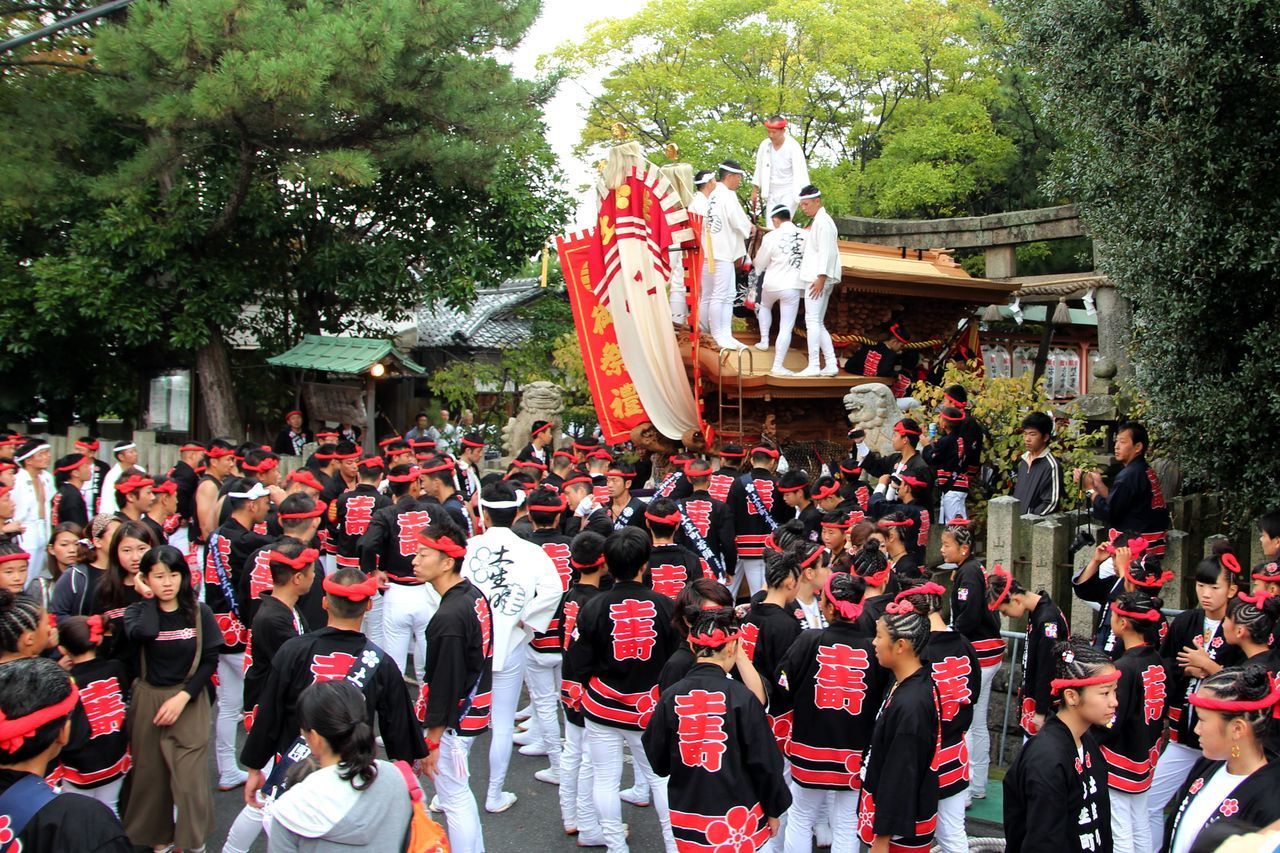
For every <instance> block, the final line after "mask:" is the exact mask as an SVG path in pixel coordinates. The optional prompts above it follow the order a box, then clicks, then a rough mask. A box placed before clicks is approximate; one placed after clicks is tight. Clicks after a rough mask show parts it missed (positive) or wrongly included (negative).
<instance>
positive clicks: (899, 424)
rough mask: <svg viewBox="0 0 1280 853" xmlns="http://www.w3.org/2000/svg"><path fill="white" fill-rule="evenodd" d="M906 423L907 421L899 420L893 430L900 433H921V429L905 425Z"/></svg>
mask: <svg viewBox="0 0 1280 853" xmlns="http://www.w3.org/2000/svg"><path fill="white" fill-rule="evenodd" d="M904 423H906V421H898V422H897V423H896V424H894V425H893V431H894V432H896V433H897V434H898V435H919V434H920V430H918V429H910V428H908V427H905V426H903V424H904Z"/></svg>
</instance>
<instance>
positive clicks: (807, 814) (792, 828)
mask: <svg viewBox="0 0 1280 853" xmlns="http://www.w3.org/2000/svg"><path fill="white" fill-rule="evenodd" d="M828 797H832V798H833V800H834V805H833V806H832V807H831V853H854V851H855V850H857V849H858V792H857V791H827V790H823V789H820V788H806V787H804V786H803V785H797V784H795V783H794V782H792V783H791V808H790V810H788V812H787V832H786V836H785V841H784V844H783V850H784V851H785V852H786V853H809V851H811V850H812V849H813V826H814V824H816V823H818V821H819V818H820V817H821V815H822V813H823V811H824V810H825V808H826V803H827V798H828Z"/></svg>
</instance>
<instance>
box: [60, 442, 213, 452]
mask: <svg viewBox="0 0 1280 853" xmlns="http://www.w3.org/2000/svg"><path fill="white" fill-rule="evenodd" d="M101 446H102V444H101V443H100V442H97V441H84V440H82V439H81V440H77V441H76V447H83V448H84V449H85V450H88V451H89V452H90V453H97V452H98V448H99V447H101ZM200 449H201V450H204V448H203V447H202V448H200Z"/></svg>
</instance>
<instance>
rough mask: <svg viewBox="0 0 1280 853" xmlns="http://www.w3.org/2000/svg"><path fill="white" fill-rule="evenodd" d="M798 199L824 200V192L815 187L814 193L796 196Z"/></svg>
mask: <svg viewBox="0 0 1280 853" xmlns="http://www.w3.org/2000/svg"><path fill="white" fill-rule="evenodd" d="M796 198H805V199H808V198H822V190H820V189H818V188H817V187H814V190H813V192H811V193H800V195H798V196H796Z"/></svg>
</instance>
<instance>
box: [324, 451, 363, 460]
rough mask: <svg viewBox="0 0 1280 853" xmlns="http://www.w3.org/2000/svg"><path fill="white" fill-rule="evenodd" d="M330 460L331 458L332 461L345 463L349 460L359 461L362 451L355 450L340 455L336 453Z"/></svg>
mask: <svg viewBox="0 0 1280 853" xmlns="http://www.w3.org/2000/svg"><path fill="white" fill-rule="evenodd" d="M329 458H330V459H337V460H339V461H341V462H345V461H347V460H349V459H359V458H360V451H359V450H353V451H351V452H350V453H338V452H337V451H334V454H333V455H332V456H330V457H329Z"/></svg>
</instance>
